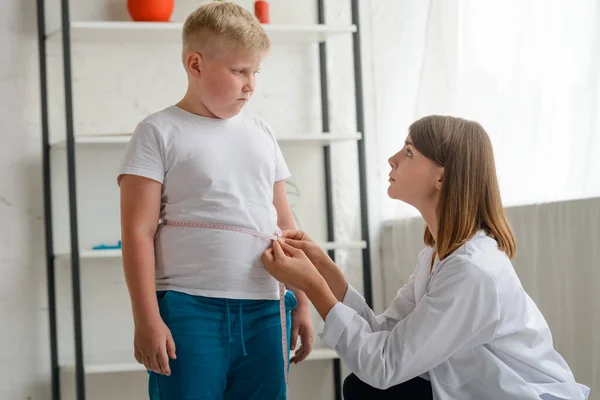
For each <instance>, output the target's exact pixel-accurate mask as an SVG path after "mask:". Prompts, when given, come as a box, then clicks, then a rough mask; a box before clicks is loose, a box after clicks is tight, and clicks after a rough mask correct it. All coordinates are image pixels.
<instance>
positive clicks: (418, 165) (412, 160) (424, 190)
mask: <svg viewBox="0 0 600 400" xmlns="http://www.w3.org/2000/svg"><path fill="white" fill-rule="evenodd" d="M388 162H389V164H390V167H391V168H392V170H391V171H390V175H389V176H390V179H389V182H390V186H389V187H388V196H390V197H391V198H392V199H397V200H401V201H403V202H405V203H408V204H410V205H412V206H414V207H416V208H420V207H422V206H423V205H424V204H426V203H429V202H430V201H431V200H433V199H435V198H436V196H437V194H438V193H439V191H440V190H441V187H442V186H441V181H442V176H443V174H444V168H443V167H440V166H438V165H437V164H436V163H435V162H433V161H432V160H430V159H428V158H427V157H425V156H424V155H423V154H421V153H419V151H418V150H417V149H416V148H415V146H414V145H413V144H412V140H411V137H410V135H408V136H407V137H406V142H405V144H404V147H403V148H402V150H400V151H399V152H398V153H396V154H394V155H393V156H392V157H390V159H389V160H388Z"/></svg>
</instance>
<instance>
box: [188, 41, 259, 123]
mask: <svg viewBox="0 0 600 400" xmlns="http://www.w3.org/2000/svg"><path fill="white" fill-rule="evenodd" d="M263 57H264V55H263V54H258V53H257V52H254V51H251V50H242V51H238V52H234V51H222V52H220V53H218V54H215V55H213V56H212V57H202V56H201V55H199V58H198V63H197V66H198V69H197V70H194V69H193V68H192V71H191V73H190V75H191V76H190V78H191V80H192V81H193V90H194V92H195V97H196V98H197V99H198V100H200V102H202V104H203V105H204V107H206V109H207V111H208V112H209V114H212V115H210V116H212V117H217V118H230V117H233V116H234V115H236V114H238V113H239V112H240V111H241V110H242V108H243V107H244V105H246V103H247V102H248V100H250V97H251V96H252V94H253V93H254V88H255V84H256V73H257V72H258V69H259V68H260V65H261V63H262V59H263Z"/></svg>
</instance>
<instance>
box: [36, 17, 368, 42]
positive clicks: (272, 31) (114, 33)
mask: <svg viewBox="0 0 600 400" xmlns="http://www.w3.org/2000/svg"><path fill="white" fill-rule="evenodd" d="M182 27H183V24H182V23H180V22H133V21H87V22H86V21H79V22H72V23H71V29H70V36H71V41H76V42H77V41H86V42H90V41H91V42H107V41H109V42H117V43H128V42H138V43H140V42H142V43H143V42H146V43H149V44H152V43H156V42H163V43H164V42H167V43H174V44H179V43H180V41H181V30H182ZM263 27H264V28H265V31H266V32H267V34H268V35H269V38H270V39H271V42H272V43H273V44H274V45H278V44H291V43H319V42H323V41H325V40H327V39H329V38H331V37H334V36H338V35H345V34H350V33H353V32H356V25H325V24H302V25H277V24H264V25H263ZM61 36H62V31H61V30H60V29H56V30H53V31H50V32H49V33H48V38H49V39H60V37H61Z"/></svg>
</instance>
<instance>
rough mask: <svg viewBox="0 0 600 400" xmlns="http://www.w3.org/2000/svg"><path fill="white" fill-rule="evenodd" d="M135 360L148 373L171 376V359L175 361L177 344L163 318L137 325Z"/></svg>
mask: <svg viewBox="0 0 600 400" xmlns="http://www.w3.org/2000/svg"><path fill="white" fill-rule="evenodd" d="M134 349H135V353H134V355H135V359H136V360H137V362H139V363H140V364H144V366H145V367H146V369H147V370H148V371H154V372H156V373H157V374H162V375H167V376H168V375H171V368H170V367H169V357H171V358H172V359H175V358H176V357H175V342H174V341H173V336H172V335H171V331H170V330H169V328H167V325H166V324H165V323H164V322H163V320H162V319H161V318H157V319H154V320H148V321H141V322H139V323H136V324H135V338H134Z"/></svg>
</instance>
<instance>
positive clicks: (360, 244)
mask: <svg viewBox="0 0 600 400" xmlns="http://www.w3.org/2000/svg"><path fill="white" fill-rule="evenodd" d="M319 245H320V246H321V248H323V249H324V250H347V249H364V248H366V247H367V242H365V241H362V240H361V241H351V242H325V243H319ZM55 257H56V258H57V259H58V260H63V259H64V260H68V259H69V258H71V253H57V254H55ZM79 258H80V259H82V260H93V259H106V258H121V250H120V249H115V250H80V251H79Z"/></svg>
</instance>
